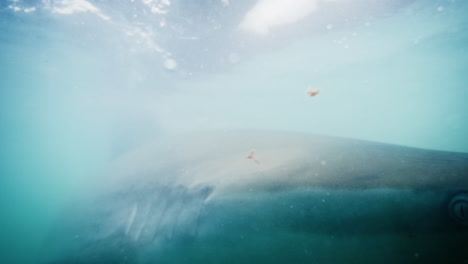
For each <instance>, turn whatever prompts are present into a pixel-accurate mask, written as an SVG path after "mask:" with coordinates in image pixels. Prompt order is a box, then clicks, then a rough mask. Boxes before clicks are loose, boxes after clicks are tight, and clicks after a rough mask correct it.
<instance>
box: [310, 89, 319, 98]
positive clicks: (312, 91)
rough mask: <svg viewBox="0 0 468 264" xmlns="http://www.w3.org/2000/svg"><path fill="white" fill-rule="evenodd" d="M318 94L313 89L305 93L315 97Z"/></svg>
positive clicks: (317, 91) (316, 90)
mask: <svg viewBox="0 0 468 264" xmlns="http://www.w3.org/2000/svg"><path fill="white" fill-rule="evenodd" d="M318 93H320V90H319V89H314V90H310V91H308V92H307V94H308V95H310V96H316V95H317V94H318Z"/></svg>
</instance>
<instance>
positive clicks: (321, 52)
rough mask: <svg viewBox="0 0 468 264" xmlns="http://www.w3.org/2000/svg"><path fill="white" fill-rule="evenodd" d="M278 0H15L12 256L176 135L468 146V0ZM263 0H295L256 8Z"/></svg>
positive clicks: (0, 107) (7, 225) (1, 251)
mask: <svg viewBox="0 0 468 264" xmlns="http://www.w3.org/2000/svg"><path fill="white" fill-rule="evenodd" d="M286 2H287V1H286ZM259 3H260V4H259ZM262 3H263V6H262ZM265 3H266V2H262V1H260V2H258V3H257V2H256V1H247V0H241V1H234V0H231V1H214V0H212V1H183V0H173V1H157V0H153V1H149V0H146V1H143V0H134V1H123V0H122V1H118V2H111V1H85V0H74V1H72V0H68V1H65V0H63V1H45V0H44V1H26V0H19V1H13V0H10V1H2V2H1V3H0V33H1V34H0V209H1V212H2V213H1V218H0V226H1V227H2V230H3V231H2V235H1V236H0V262H1V263H37V260H38V259H39V256H40V255H41V254H42V250H43V247H44V241H47V237H48V234H49V232H50V230H51V228H53V227H54V225H55V223H56V219H57V218H58V217H59V216H60V215H61V212H62V210H63V209H64V208H66V207H67V205H68V204H70V203H71V201H74V200H75V199H80V198H82V196H83V195H84V193H87V190H88V187H89V185H90V184H92V183H93V180H94V179H96V178H98V177H100V175H101V173H102V172H103V171H104V170H105V169H106V167H107V166H108V165H109V163H110V162H112V161H113V160H115V158H116V157H119V156H120V155H122V154H124V153H126V152H128V151H130V150H131V149H133V148H136V147H138V146H145V144H146V142H148V141H150V140H153V139H155V138H156V139H158V138H162V137H163V136H167V135H179V134H185V133H193V132H200V131H205V130H222V131H230V130H251V129H252V130H274V131H286V132H300V133H313V134H324V135H332V136H340V137H347V138H357V139H364V140H372V141H378V142H384V143H392V144H399V145H405V146H411V147H418V148H425V149H432V150H444V151H453V152H468V137H467V136H466V135H468V122H467V120H468V104H467V98H468V86H467V83H468V77H467V70H466V69H468V46H467V45H466V43H468V16H467V15H466V14H467V12H468V2H467V1H462V0H447V1H441V0H440V1H439V0H437V1H436V0H430V1H426V0H415V1H409V0H408V1H405V0H400V1H390V0H388V1H387V0H381V1H368V0H359V1H346V0H341V1H340V0H337V1H325V0H323V1H310V2H308V4H304V3H302V2H301V1H292V2H290V3H292V5H297V6H300V8H296V9H295V8H290V9H288V8H289V7H281V8H280V9H278V7H273V8H276V9H268V8H269V6H268V4H265ZM311 3H314V4H316V6H315V5H314V4H311ZM301 5H304V6H301ZM262 7H263V8H266V9H265V10H267V11H265V13H261V14H272V13H273V14H274V13H275V12H273V11H272V10H284V13H281V12H280V16H279V17H273V18H271V19H270V18H269V15H264V16H265V17H263V19H264V20H262V15H258V14H257V16H254V17H255V19H256V20H255V21H253V22H252V21H250V20H249V19H248V18H249V15H248V14H255V13H252V12H253V11H255V10H256V9H255V8H259V9H260V8H262ZM301 10H302V11H303V13H304V12H305V14H304V15H302V17H301V12H300V11H301ZM281 14H283V15H284V14H286V15H284V16H286V17H288V19H285V20H284V19H282V17H284V16H281ZM269 19H270V20H269ZM272 21H273V22H272ZM308 89H320V93H319V94H318V95H316V96H314V97H310V96H308V95H307V94H306V93H307V91H308ZM348 239H349V238H348ZM347 254H349V253H347Z"/></svg>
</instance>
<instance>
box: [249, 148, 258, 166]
mask: <svg viewBox="0 0 468 264" xmlns="http://www.w3.org/2000/svg"><path fill="white" fill-rule="evenodd" d="M254 153H255V151H254V150H252V151H251V152H250V154H249V155H248V156H247V159H251V160H253V161H255V162H256V163H257V164H260V161H258V160H256V159H255V158H254V156H253V155H254Z"/></svg>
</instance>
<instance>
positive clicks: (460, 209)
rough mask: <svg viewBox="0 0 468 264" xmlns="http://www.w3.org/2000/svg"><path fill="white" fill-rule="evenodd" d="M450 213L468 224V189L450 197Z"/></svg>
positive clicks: (464, 223)
mask: <svg viewBox="0 0 468 264" xmlns="http://www.w3.org/2000/svg"><path fill="white" fill-rule="evenodd" d="M448 209H449V214H450V216H451V217H452V218H453V219H454V220H455V221H457V222H459V223H461V224H463V225H468V191H464V192H460V193H457V194H456V195H455V196H453V197H452V199H450V202H449V208H448Z"/></svg>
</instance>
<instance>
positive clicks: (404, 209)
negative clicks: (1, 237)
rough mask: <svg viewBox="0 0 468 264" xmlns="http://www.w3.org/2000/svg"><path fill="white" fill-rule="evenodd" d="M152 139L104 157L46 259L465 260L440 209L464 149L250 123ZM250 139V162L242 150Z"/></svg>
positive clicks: (464, 168) (462, 242) (456, 231)
mask: <svg viewBox="0 0 468 264" xmlns="http://www.w3.org/2000/svg"><path fill="white" fill-rule="evenodd" d="M160 142H164V143H155V144H150V145H148V146H146V147H144V148H142V149H139V150H137V151H134V152H132V153H129V154H128V155H125V156H123V157H122V158H120V159H118V160H116V161H115V163H114V164H113V165H112V166H111V168H110V169H109V171H108V173H107V176H106V177H103V178H101V179H100V180H101V182H100V183H97V184H96V188H94V189H93V191H92V193H94V194H95V195H93V196H92V198H89V199H88V200H87V202H82V203H81V207H80V206H73V207H72V209H71V210H70V211H69V212H68V213H66V214H65V215H66V216H65V217H64V219H62V221H60V222H59V223H60V224H58V225H57V228H56V229H54V231H53V233H54V234H55V235H54V236H53V237H54V238H53V239H51V240H49V243H48V246H52V245H55V246H53V247H54V248H56V249H58V251H59V252H55V253H54V254H52V255H48V256H47V257H48V258H54V259H57V262H58V263H93V262H95V263H198V262H200V263H286V262H287V263H467V261H468V250H467V249H468V231H467V228H466V226H465V224H464V223H463V221H456V220H455V219H454V218H453V217H451V216H450V212H449V209H448V204H449V202H450V199H451V197H452V196H454V195H457V194H463V193H464V192H465V191H466V190H468V154H466V153H452V152H442V151H433V150H424V149H416V148H410V147H404V146H396V145H389V144H382V143H375V142H367V141H361V140H353V139H342V138H334V137H325V136H315V135H303V134H294V133H272V132H260V131H257V132H220V133H209V134H203V135H202V134H200V135H195V136H191V137H187V136H184V137H179V138H172V139H165V140H164V141H160ZM253 148H254V149H255V158H256V159H257V160H258V161H259V163H257V162H254V161H253V160H252V159H247V156H248V155H249V153H250V152H251V150H252V149H253ZM467 213H468V212H467ZM458 220H460V219H458ZM465 220H466V219H465ZM54 241H55V242H54ZM54 243H57V244H54ZM56 245H60V246H58V247H57V246H56Z"/></svg>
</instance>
